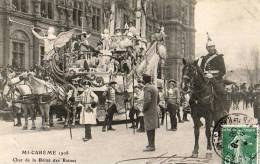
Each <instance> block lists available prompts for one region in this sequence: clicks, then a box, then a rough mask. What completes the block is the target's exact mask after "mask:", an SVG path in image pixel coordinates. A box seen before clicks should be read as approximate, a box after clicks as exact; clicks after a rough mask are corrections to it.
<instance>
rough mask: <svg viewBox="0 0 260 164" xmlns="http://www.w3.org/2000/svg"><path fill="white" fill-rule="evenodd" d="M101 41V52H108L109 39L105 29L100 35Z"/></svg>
mask: <svg viewBox="0 0 260 164" xmlns="http://www.w3.org/2000/svg"><path fill="white" fill-rule="evenodd" d="M101 39H102V43H103V51H109V46H110V42H111V38H110V35H109V31H108V29H105V30H104V33H103V34H101Z"/></svg>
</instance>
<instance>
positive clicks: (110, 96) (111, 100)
mask: <svg viewBox="0 0 260 164" xmlns="http://www.w3.org/2000/svg"><path fill="white" fill-rule="evenodd" d="M116 84H117V82H115V81H111V82H110V83H109V84H108V85H109V86H108V88H107V90H106V91H105V92H104V93H103V96H105V97H106V99H107V104H108V109H107V114H106V118H105V121H104V125H103V128H102V132H105V131H106V126H107V130H113V131H114V130H115V129H113V128H112V121H113V116H114V113H116V112H117V107H116Z"/></svg>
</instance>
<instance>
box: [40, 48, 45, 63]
mask: <svg viewBox="0 0 260 164" xmlns="http://www.w3.org/2000/svg"><path fill="white" fill-rule="evenodd" d="M43 58H44V46H40V64H41V65H43Z"/></svg>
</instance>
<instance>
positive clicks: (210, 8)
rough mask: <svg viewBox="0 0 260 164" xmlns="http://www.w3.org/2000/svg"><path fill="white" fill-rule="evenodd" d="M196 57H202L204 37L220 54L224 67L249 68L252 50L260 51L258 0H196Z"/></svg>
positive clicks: (204, 51)
mask: <svg viewBox="0 0 260 164" xmlns="http://www.w3.org/2000/svg"><path fill="white" fill-rule="evenodd" d="M195 28H196V30H197V32H196V56H197V57H198V56H201V55H205V54H206V53H207V52H206V49H205V45H206V41H207V35H206V32H209V34H210V36H211V38H212V39H213V40H214V42H215V43H216V48H217V50H218V51H219V53H223V54H224V58H225V62H226V65H227V68H228V69H229V70H232V69H234V68H239V67H242V68H246V66H248V67H250V68H252V65H253V62H252V55H250V54H251V53H250V52H251V51H252V49H254V48H258V49H260V0H197V4H196V10H195Z"/></svg>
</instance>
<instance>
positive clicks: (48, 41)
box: [32, 27, 56, 61]
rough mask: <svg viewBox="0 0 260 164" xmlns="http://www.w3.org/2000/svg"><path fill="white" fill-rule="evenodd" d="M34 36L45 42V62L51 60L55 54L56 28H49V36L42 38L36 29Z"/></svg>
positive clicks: (33, 31)
mask: <svg viewBox="0 0 260 164" xmlns="http://www.w3.org/2000/svg"><path fill="white" fill-rule="evenodd" d="M32 33H33V35H34V36H35V37H36V38H38V39H40V40H43V41H44V58H43V60H45V61H48V60H50V58H51V56H52V55H53V54H54V42H55V39H56V36H55V35H54V33H55V29H54V27H49V29H48V36H41V35H39V34H38V33H37V32H36V31H35V30H34V28H32Z"/></svg>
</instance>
